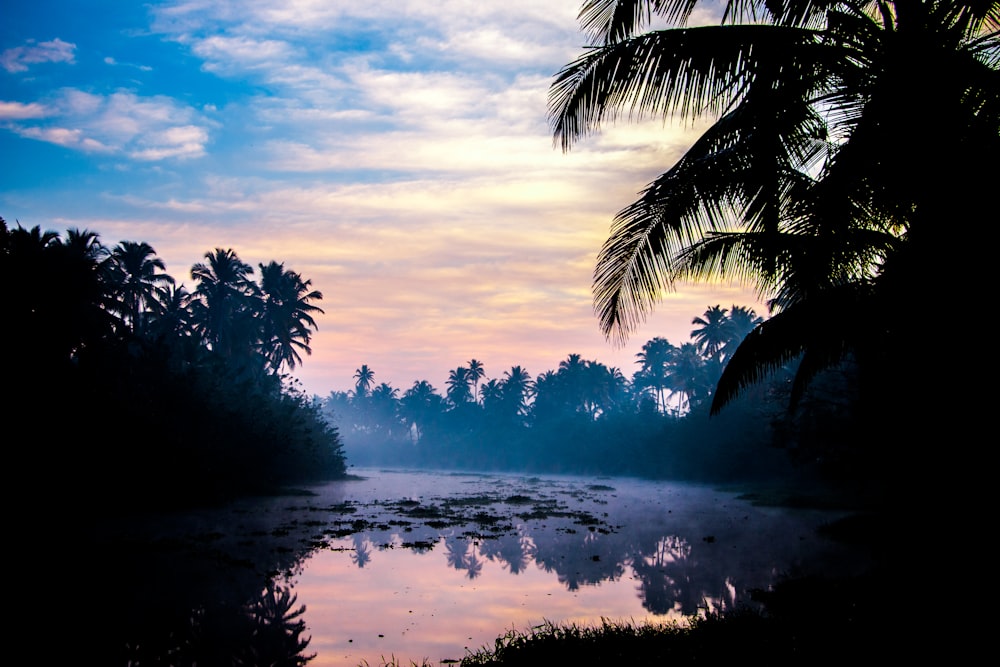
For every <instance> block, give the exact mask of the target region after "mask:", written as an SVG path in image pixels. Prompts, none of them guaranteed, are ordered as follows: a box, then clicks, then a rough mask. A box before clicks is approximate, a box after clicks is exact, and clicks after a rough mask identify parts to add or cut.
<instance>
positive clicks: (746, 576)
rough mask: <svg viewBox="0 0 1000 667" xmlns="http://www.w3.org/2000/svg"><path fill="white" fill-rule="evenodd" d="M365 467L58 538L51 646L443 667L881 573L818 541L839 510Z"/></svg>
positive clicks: (208, 658) (670, 490) (44, 584)
mask: <svg viewBox="0 0 1000 667" xmlns="http://www.w3.org/2000/svg"><path fill="white" fill-rule="evenodd" d="M352 472H354V473H355V474H357V475H359V476H360V477H361V478H362V479H360V480H357V481H339V482H333V483H329V484H325V485H321V486H317V487H315V488H312V489H309V491H310V493H309V494H303V495H290V496H282V497H277V498H264V499H247V500H243V501H240V502H237V503H233V504H232V505H231V506H227V507H225V508H221V509H215V510H206V511H201V512H186V513H178V514H170V515H166V516H162V517H157V518H156V519H155V520H144V521H142V522H130V523H121V522H106V523H105V522H103V521H100V520H98V519H94V520H93V521H88V522H86V523H83V524H81V525H80V526H78V529H77V530H72V529H71V530H69V531H68V532H66V534H64V535H59V536H58V537H57V536H55V535H53V536H52V537H51V538H50V539H52V540H53V544H54V545H59V548H57V549H54V550H53V551H52V553H54V554H57V555H58V560H57V561H56V562H53V563H52V564H51V567H48V568H46V576H45V577H44V578H42V579H41V583H40V584H37V585H36V586H35V587H34V588H33V589H30V590H31V592H30V594H29V595H28V598H27V599H28V600H29V602H37V604H38V605H39V609H38V610H37V613H33V614H29V616H31V617H32V618H38V619H42V618H49V619H52V622H57V623H59V625H58V632H57V633H55V641H49V640H47V639H46V640H44V641H42V640H40V641H39V645H40V646H44V647H45V648H44V651H45V654H46V657H47V658H48V659H49V660H50V661H53V662H57V661H58V659H59V658H60V657H65V658H66V659H67V660H72V659H79V658H80V657H81V656H87V658H88V660H90V661H92V662H94V663H95V664H126V665H142V664H177V665H180V664H220V663H225V664H230V663H233V664H235V663H234V660H237V659H238V660H242V661H243V662H242V664H263V663H266V662H267V661H268V660H277V659H278V658H282V657H283V658H287V657H288V656H299V657H306V656H312V655H314V657H313V659H312V660H311V661H310V662H309V663H308V664H309V665H311V666H312V667H357V666H358V665H362V664H368V665H370V666H371V667H377V666H379V665H382V664H383V663H385V662H389V661H392V662H394V663H396V664H399V665H404V666H409V665H410V664H411V663H416V664H420V663H421V662H423V661H426V662H428V663H430V664H433V665H436V664H441V663H443V662H444V661H457V660H460V659H461V658H463V657H464V656H465V655H467V654H468V653H470V652H475V651H477V650H479V649H480V648H482V647H483V646H492V645H493V642H494V640H496V638H497V637H498V636H500V635H503V634H504V633H505V632H508V631H511V632H526V631H530V629H531V628H533V627H536V626H539V625H541V624H543V623H545V622H552V623H559V624H567V623H575V624H578V625H597V624H600V623H601V622H602V621H610V622H632V623H644V622H651V623H665V622H671V621H683V620H684V619H685V618H687V617H689V616H690V615H693V614H698V613H703V612H704V610H706V609H725V608H731V607H733V606H735V605H739V604H741V603H746V602H749V601H750V591H751V590H752V589H754V588H766V587H768V586H770V585H772V584H773V583H775V582H776V581H778V580H779V579H780V578H781V577H783V576H785V575H803V574H809V573H817V572H820V573H825V574H834V573H845V574H846V573H851V572H856V571H860V569H861V568H864V567H865V566H866V561H865V559H864V557H863V556H864V554H858V553H857V552H856V551H855V550H854V549H853V548H849V547H847V546H845V545H841V544H838V543H835V542H832V541H829V540H827V539H825V538H823V537H822V536H821V535H820V534H819V533H817V531H816V528H817V527H818V526H820V525H821V524H823V523H825V522H828V521H831V520H833V519H836V518H839V517H840V516H841V514H839V513H832V512H824V511H815V510H813V511H807V510H788V509H779V508H768V507H754V506H753V505H751V504H750V503H748V502H746V501H744V500H740V499H739V498H738V497H737V496H736V494H734V493H729V492H723V491H719V490H715V489H712V488H708V487H704V486H697V485H685V484H673V483H661V482H650V481H642V480H636V479H625V478H591V477H574V476H549V475H546V476H538V477H534V476H528V475H516V474H449V473H441V472H414V471H395V470H375V469H361V470H358V469H352ZM30 585H32V584H29V586H30ZM84 592H85V593H86V594H85V595H83V593H84ZM80 602H82V603H83V604H79V603H80ZM57 619H58V620H57ZM60 621H61V622H60ZM44 627H46V626H45V625H40V626H39V628H40V629H41V628H44ZM60 654H65V655H60ZM168 655H169V656H170V659H169V661H166V660H164V656H168ZM268 656H270V657H268ZM103 657H106V659H104V658H103ZM123 658H124V659H123ZM283 664H292V663H291V662H286V663H283Z"/></svg>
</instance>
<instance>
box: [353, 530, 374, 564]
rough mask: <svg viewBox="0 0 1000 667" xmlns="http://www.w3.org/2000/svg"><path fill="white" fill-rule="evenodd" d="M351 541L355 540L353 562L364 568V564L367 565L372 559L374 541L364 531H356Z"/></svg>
mask: <svg viewBox="0 0 1000 667" xmlns="http://www.w3.org/2000/svg"><path fill="white" fill-rule="evenodd" d="M351 541H352V542H354V551H353V552H352V553H351V562H353V563H354V564H355V565H357V566H358V568H361V569H363V568H364V566H365V565H367V564H368V562H369V561H371V559H372V543H371V541H370V540H369V539H368V538H367V537H365V536H364V535H363V534H362V533H354V534H353V535H351Z"/></svg>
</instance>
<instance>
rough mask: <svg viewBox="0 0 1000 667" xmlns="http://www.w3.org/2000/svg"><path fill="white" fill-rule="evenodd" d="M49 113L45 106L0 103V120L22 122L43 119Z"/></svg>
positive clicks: (35, 103)
mask: <svg viewBox="0 0 1000 667" xmlns="http://www.w3.org/2000/svg"><path fill="white" fill-rule="evenodd" d="M50 113H51V111H50V110H49V109H47V108H46V107H45V105H42V104H38V103H37V102H31V103H29V104H22V103H21V102H3V101H0V120H24V119H27V118H44V117H46V116H48V115H49V114H50Z"/></svg>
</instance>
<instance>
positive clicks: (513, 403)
mask: <svg viewBox="0 0 1000 667" xmlns="http://www.w3.org/2000/svg"><path fill="white" fill-rule="evenodd" d="M500 382H501V385H502V390H501V395H502V400H503V404H504V409H505V412H506V413H507V414H509V415H523V414H524V413H525V411H526V410H527V407H528V399H530V398H531V395H532V391H533V384H532V382H531V376H530V375H529V374H528V371H527V370H525V369H524V368H523V367H521V366H511V367H510V370H506V371H504V373H503V379H502V380H501V381H500Z"/></svg>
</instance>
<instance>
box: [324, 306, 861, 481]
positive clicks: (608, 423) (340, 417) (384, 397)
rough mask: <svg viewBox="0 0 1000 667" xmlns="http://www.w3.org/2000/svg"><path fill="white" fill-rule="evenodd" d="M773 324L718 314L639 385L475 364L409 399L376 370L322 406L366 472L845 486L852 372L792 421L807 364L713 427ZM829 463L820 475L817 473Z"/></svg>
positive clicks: (641, 371)
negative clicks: (735, 367)
mask: <svg viewBox="0 0 1000 667" xmlns="http://www.w3.org/2000/svg"><path fill="white" fill-rule="evenodd" d="M763 321H764V319H763V318H762V317H760V316H758V315H757V314H756V313H755V312H754V311H753V310H752V309H750V308H747V307H743V306H738V305H733V306H732V307H731V308H723V307H722V306H720V305H716V306H711V307H709V308H708V309H707V310H706V311H705V312H704V313H703V314H702V315H701V316H698V317H695V318H694V319H693V320H692V324H693V325H695V326H694V329H693V330H692V331H691V339H690V341H688V342H685V343H682V344H680V345H674V344H672V343H670V342H669V341H668V340H667V339H665V338H662V337H655V338H653V339H651V340H649V341H647V342H646V343H645V344H644V345H643V346H642V349H641V351H640V352H639V353H638V354H637V355H636V364H637V365H638V370H636V371H635V372H634V373H633V374H632V375H631V376H630V377H627V376H626V375H625V374H624V373H623V371H622V370H621V369H619V368H614V367H609V366H606V365H605V364H602V363H600V362H598V361H594V360H588V359H584V358H582V357H581V355H579V354H569V355H568V356H567V357H566V359H565V360H563V361H562V362H560V363H559V366H558V368H556V369H554V370H548V371H545V372H543V373H541V374H538V375H536V376H534V377H532V375H531V374H530V373H529V372H528V371H527V370H526V369H525V368H524V367H522V366H519V365H515V366H512V367H511V368H509V369H506V370H504V371H502V373H500V374H499V375H497V376H493V377H489V376H488V375H487V373H486V369H485V368H484V365H483V363H482V362H481V361H479V360H477V359H470V360H469V361H468V362H467V363H466V364H464V365H461V366H458V367H457V368H455V369H452V370H450V371H449V372H448V379H447V382H446V386H445V388H444V391H443V392H441V391H439V390H438V389H437V388H435V387H434V386H433V385H432V384H430V383H429V382H428V381H426V380H417V381H415V382H414V383H413V385H412V386H411V387H410V388H409V389H407V390H405V391H403V392H402V393H401V392H400V390H399V389H397V388H395V387H393V386H391V385H390V384H389V383H386V382H381V383H377V380H376V375H375V371H374V370H373V369H372V368H371V367H370V366H368V365H367V364H365V365H362V366H361V367H360V368H358V369H357V371H356V372H355V374H354V378H353V379H354V382H355V385H354V388H353V390H350V391H334V392H331V393H330V394H329V395H328V396H326V397H322V398H321V397H319V396H315V397H314V402H315V403H316V404H317V405H319V406H320V407H321V408H322V411H323V414H324V415H325V416H326V418H327V419H328V420H329V421H330V423H331V424H333V425H335V426H336V428H337V429H338V432H339V433H340V434H341V436H342V438H343V440H344V447H345V451H346V453H347V457H348V460H349V461H351V462H352V463H356V464H363V465H387V464H388V465H391V464H399V465H418V466H428V467H441V468H473V469H507V470H529V471H537V472H573V473H587V474H626V475H642V476H649V477H660V478H673V479H688V480H700V481H735V480H746V479H751V478H762V477H770V476H785V475H787V474H789V473H790V472H791V468H792V466H794V465H798V466H799V469H800V470H802V469H804V467H805V466H804V465H803V464H809V465H810V466H811V467H813V468H816V469H817V470H818V471H820V472H824V473H829V474H835V473H836V474H838V475H840V474H842V473H843V469H844V468H849V467H853V466H854V464H855V463H856V462H855V461H853V459H852V458H851V456H849V455H848V454H849V452H848V451H847V448H846V447H845V444H844V441H843V438H842V435H843V430H844V428H845V427H846V426H847V425H849V424H850V423H851V418H852V417H853V412H852V410H853V406H852V404H851V403H850V401H849V399H848V398H847V396H849V394H847V393H845V392H843V391H842V389H843V387H844V386H846V384H845V383H848V382H850V381H851V377H850V375H851V366H850V364H848V363H845V364H841V365H839V366H837V367H836V369H835V370H831V371H829V372H827V373H826V374H825V375H824V376H823V377H822V378H820V379H818V380H817V382H816V383H815V386H814V387H812V388H811V390H810V392H808V394H807V395H806V396H805V397H803V398H801V400H798V401H796V402H795V404H794V409H791V410H790V409H789V405H790V402H789V396H790V391H791V385H792V379H793V377H794V374H795V363H794V362H792V363H789V364H788V365H787V366H786V367H785V368H783V369H781V370H780V371H778V372H775V373H774V374H773V375H772V376H771V377H770V379H769V380H768V381H767V382H763V383H761V384H760V385H759V386H757V387H755V388H754V389H753V390H752V391H748V392H746V393H745V395H743V396H742V397H740V398H739V399H738V400H736V401H733V403H732V404H731V405H730V406H728V407H727V410H726V411H725V412H724V414H721V415H717V416H714V417H711V418H710V414H709V410H710V406H711V404H712V398H713V393H714V391H715V387H716V384H717V382H718V380H719V377H720V376H721V374H722V372H723V369H724V368H725V366H726V363H727V362H728V360H729V359H730V357H731V356H732V354H733V352H734V351H735V350H736V348H737V347H738V346H739V345H740V343H741V342H742V341H743V339H744V338H745V337H746V336H747V335H748V334H749V333H750V332H751V331H753V330H754V329H755V328H756V327H757V326H758V325H759V324H761V323H762V322H763ZM820 463H821V464H822V465H819V464H820Z"/></svg>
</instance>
